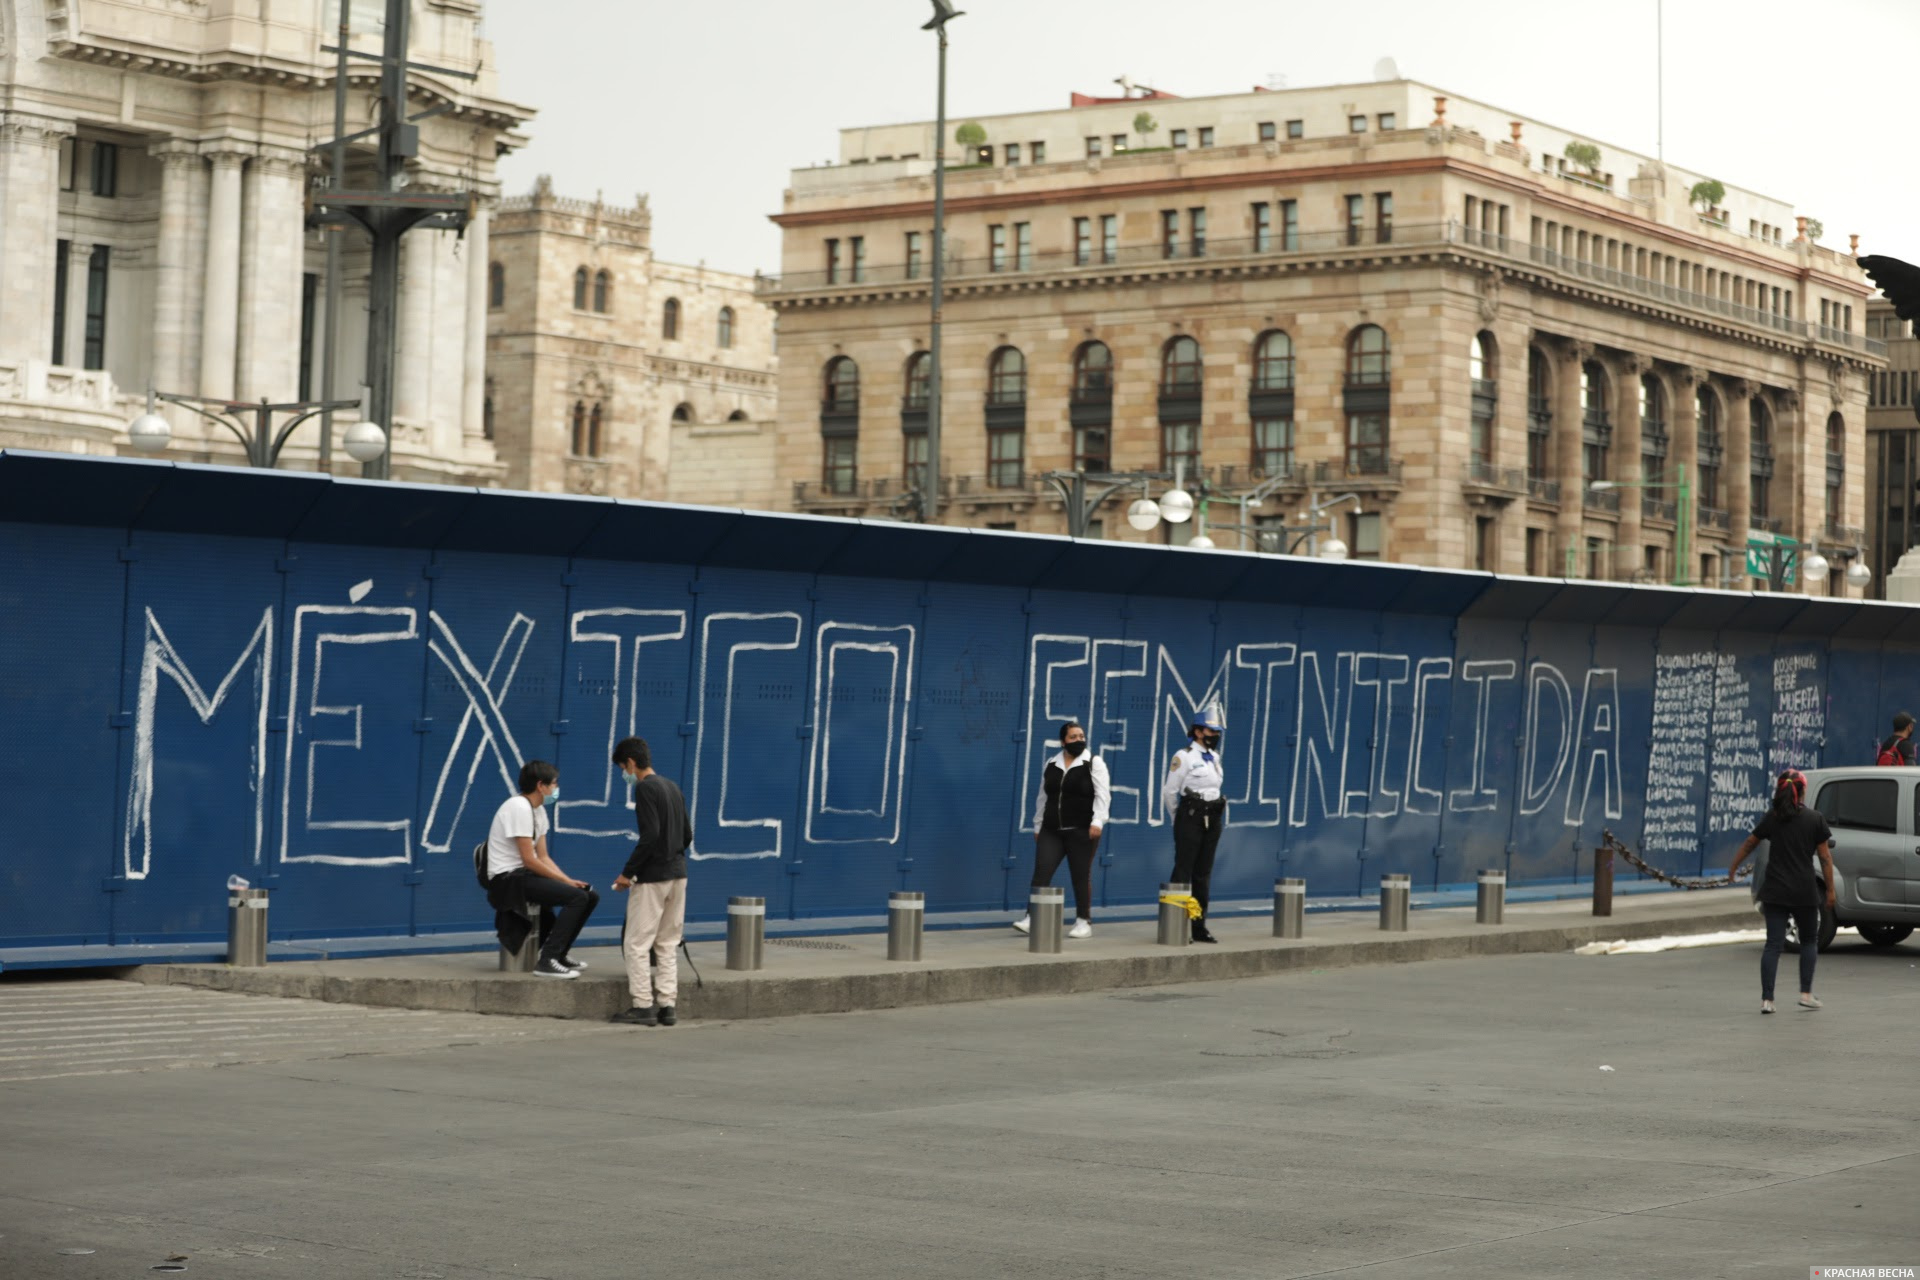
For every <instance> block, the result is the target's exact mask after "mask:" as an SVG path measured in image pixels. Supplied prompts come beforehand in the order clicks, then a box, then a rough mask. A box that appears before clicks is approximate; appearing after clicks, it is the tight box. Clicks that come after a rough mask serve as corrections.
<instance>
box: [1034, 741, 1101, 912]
mask: <svg viewBox="0 0 1920 1280" xmlns="http://www.w3.org/2000/svg"><path fill="white" fill-rule="evenodd" d="M1110 803H1111V798H1110V796H1109V794H1108V786H1107V762H1106V761H1105V760H1102V759H1101V758H1100V757H1099V756H1096V755H1093V754H1091V753H1090V752H1089V751H1088V749H1087V731H1086V730H1085V729H1083V728H1081V727H1080V725H1079V723H1078V722H1076V721H1073V720H1069V721H1067V722H1066V723H1065V724H1063V725H1061V726H1060V754H1059V755H1057V756H1055V757H1054V758H1053V759H1051V760H1049V761H1047V767H1046V768H1045V769H1043V770H1042V771H1041V774H1040V795H1039V798H1038V801H1037V802H1036V804H1035V805H1034V810H1033V887H1034V888H1036V889H1038V888H1042V887H1044V886H1046V885H1050V884H1052V883H1053V873H1054V872H1056V871H1058V870H1059V869H1060V860H1061V859H1062V858H1065V859H1066V862H1067V871H1068V874H1069V875H1070V876H1071V877H1072V878H1073V906H1074V911H1075V913H1076V916H1077V918H1076V919H1075V920H1074V922H1073V928H1071V929H1069V930H1067V936H1068V937H1069V938H1091V937H1092V936H1093V851H1094V849H1095V848H1096V847H1097V846H1098V845H1099V843H1100V829H1101V828H1102V827H1104V826H1106V825H1107V808H1108V805H1109V804H1110ZM1013 927H1014V928H1016V929H1018V930H1019V931H1020V932H1022V933H1025V932H1027V930H1028V928H1029V924H1028V921H1027V917H1026V916H1024V915H1023V916H1021V917H1020V918H1019V919H1018V920H1015V921H1014V922H1013Z"/></svg>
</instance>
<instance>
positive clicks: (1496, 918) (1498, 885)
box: [1473, 868, 1507, 924]
mask: <svg viewBox="0 0 1920 1280" xmlns="http://www.w3.org/2000/svg"><path fill="white" fill-rule="evenodd" d="M1506 918H1507V873H1506V872H1504V871H1495V870H1493V869H1492V868H1488V869H1487V870H1485V871H1482V872H1481V873H1480V885H1479V895H1478V898H1477V900H1476V903H1475V907H1474V913H1473V919H1474V923H1476V924H1501V923H1504V922H1505V920H1506Z"/></svg>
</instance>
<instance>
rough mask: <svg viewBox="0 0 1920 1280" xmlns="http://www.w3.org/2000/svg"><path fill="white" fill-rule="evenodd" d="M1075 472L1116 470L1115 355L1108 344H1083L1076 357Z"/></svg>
mask: <svg viewBox="0 0 1920 1280" xmlns="http://www.w3.org/2000/svg"><path fill="white" fill-rule="evenodd" d="M1067 413H1068V416H1069V417H1070V418H1071V419H1072V422H1073V469H1074V470H1075V471H1095V472H1098V471H1107V470H1111V469H1112V467H1113V352H1112V351H1109V350H1108V349H1107V344H1106V343H1104V342H1097V341H1096V342H1083V343H1081V344H1080V349H1079V350H1078V351H1075V352H1074V353H1073V400H1072V403H1071V404H1069V405H1068V407H1067Z"/></svg>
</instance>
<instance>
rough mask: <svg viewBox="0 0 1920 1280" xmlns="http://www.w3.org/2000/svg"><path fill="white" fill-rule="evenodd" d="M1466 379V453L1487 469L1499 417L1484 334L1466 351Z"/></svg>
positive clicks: (1490, 343)
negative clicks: (1467, 411)
mask: <svg viewBox="0 0 1920 1280" xmlns="http://www.w3.org/2000/svg"><path fill="white" fill-rule="evenodd" d="M1467 379H1468V384H1467V385H1468V395H1469V397H1470V400H1469V404H1470V409H1471V411H1470V412H1469V414H1468V418H1467V449H1468V452H1469V453H1470V454H1471V455H1472V458H1473V460H1474V461H1475V462H1477V463H1479V464H1481V465H1482V466H1490V465H1491V464H1492V462H1493V437H1494V423H1495V421H1496V420H1497V419H1498V417H1499V406H1500V382H1499V371H1498V370H1497V369H1496V367H1495V365H1494V345H1493V335H1492V334H1490V333H1488V332H1486V331H1485V330H1482V331H1481V332H1479V333H1476V334H1474V335H1473V341H1472V342H1471V343H1470V344H1469V345H1468V347H1467ZM1479 567H1482V568H1484V567H1485V566H1479Z"/></svg>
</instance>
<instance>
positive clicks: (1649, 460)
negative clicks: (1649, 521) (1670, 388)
mask: <svg viewBox="0 0 1920 1280" xmlns="http://www.w3.org/2000/svg"><path fill="white" fill-rule="evenodd" d="M1668 440H1669V436H1668V426H1667V388H1666V385H1665V384H1664V383H1662V382H1661V381H1660V379H1659V378H1657V377H1655V376H1654V375H1653V374H1651V373H1643V374H1641V375H1640V478H1641V479H1642V480H1644V481H1646V482H1647V483H1648V484H1650V485H1651V484H1657V483H1659V482H1660V480H1661V478H1662V477H1663V476H1664V475H1665V474H1666V470H1667V443H1668ZM1665 492H1666V491H1665V490H1662V489H1649V490H1648V491H1647V493H1646V494H1645V495H1644V496H1643V504H1644V499H1652V500H1654V501H1660V502H1664V501H1666V500H1667V499H1666V498H1665V497H1662V496H1661V495H1663V494H1664V493H1665Z"/></svg>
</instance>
